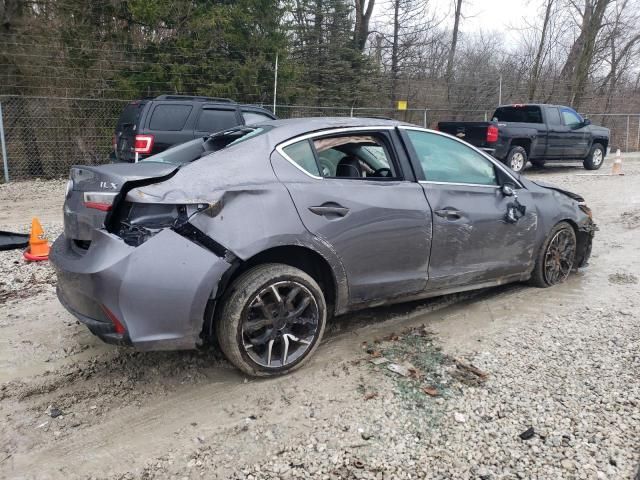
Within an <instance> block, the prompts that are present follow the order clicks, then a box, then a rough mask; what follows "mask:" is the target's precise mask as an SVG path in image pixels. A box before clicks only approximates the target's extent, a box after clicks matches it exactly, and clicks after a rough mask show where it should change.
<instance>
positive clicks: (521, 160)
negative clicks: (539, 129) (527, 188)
mask: <svg viewBox="0 0 640 480" xmlns="http://www.w3.org/2000/svg"><path fill="white" fill-rule="evenodd" d="M504 163H505V165H506V166H507V167H509V168H510V169H511V170H513V171H514V172H516V173H520V172H522V171H523V170H524V167H526V166H527V151H526V150H525V149H524V148H522V147H519V146H516V147H512V148H511V150H509V153H508V154H507V158H505V159H504Z"/></svg>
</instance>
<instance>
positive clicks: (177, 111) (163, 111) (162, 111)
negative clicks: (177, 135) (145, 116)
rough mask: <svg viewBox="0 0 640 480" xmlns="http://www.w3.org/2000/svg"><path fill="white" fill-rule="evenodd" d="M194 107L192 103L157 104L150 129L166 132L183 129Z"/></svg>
mask: <svg viewBox="0 0 640 480" xmlns="http://www.w3.org/2000/svg"><path fill="white" fill-rule="evenodd" d="M192 109H193V107H192V106H191V105H169V104H164V105H157V106H156V108H154V109H153V114H152V115H151V121H150V122H149V129H150V130H161V131H165V132H176V131H179V130H182V128H183V127H184V124H185V123H186V122H187V118H188V117H189V114H190V113H191V110H192Z"/></svg>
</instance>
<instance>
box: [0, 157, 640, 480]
mask: <svg viewBox="0 0 640 480" xmlns="http://www.w3.org/2000/svg"><path fill="white" fill-rule="evenodd" d="M609 168H610V161H608V163H607V164H605V166H604V167H603V169H602V170H601V171H602V172H603V173H604V172H607V171H608V170H609ZM624 169H625V172H626V175H625V176H621V177H611V176H586V175H584V174H585V173H587V172H586V171H584V170H583V169H581V168H578V167H576V166H550V167H547V168H545V169H543V170H540V171H538V170H529V171H527V175H528V176H529V177H532V178H535V179H541V180H544V181H547V182H551V183H555V184H558V185H560V186H563V187H565V188H567V189H569V190H572V191H575V192H577V193H580V194H582V195H583V196H584V197H585V198H586V200H587V204H588V205H589V206H590V207H591V208H592V209H593V211H594V217H595V220H596V222H597V224H598V225H599V227H600V231H599V232H598V233H597V236H596V238H595V243H594V250H593V258H592V261H591V264H590V266H589V267H588V268H586V269H585V270H584V271H581V272H579V273H577V274H575V275H572V276H571V277H570V279H569V280H568V281H567V282H566V283H565V284H563V285H561V286H558V287H555V288H552V289H545V290H540V289H535V288H531V287H528V286H526V285H520V284H516V285H507V286H504V287H499V288H494V289H488V290H484V291H480V292H471V293H467V294H459V295H450V296H446V297H442V298H437V299H432V300H428V301H422V302H414V303H410V304H406V305H400V306H395V307H391V308H378V309H373V310H367V311H364V312H360V313H357V314H353V315H348V316H346V317H342V318H339V319H336V320H334V321H333V323H332V324H331V326H330V327H329V329H328V332H327V334H326V339H325V341H324V342H323V344H322V345H321V347H320V348H319V349H318V351H317V352H316V354H315V357H314V358H313V359H312V360H311V362H310V363H309V364H308V365H307V366H306V367H305V368H303V369H301V370H299V371H297V372H295V373H294V374H292V375H289V376H286V377H283V378H277V379H269V380H253V379H248V378H245V377H244V376H243V375H242V374H241V373H239V372H238V371H236V370H235V369H233V368H232V367H231V366H230V365H229V364H228V363H227V362H226V361H225V360H224V359H223V358H222V357H221V355H220V354H219V353H218V352H217V351H215V350H214V349H212V348H208V349H205V350H202V351H196V352H162V353H139V352H134V351H131V350H128V349H119V348H115V347H112V346H108V345H105V344H103V343H101V342H100V341H99V340H98V339H96V338H95V337H93V336H92V335H91V334H90V333H89V332H88V331H87V330H86V328H84V327H83V326H82V325H80V324H78V322H77V321H76V320H75V319H74V318H73V317H72V316H71V315H70V314H68V313H67V312H66V311H65V310H64V309H63V308H62V306H61V305H60V304H59V303H58V301H57V299H56V297H55V293H54V282H55V278H54V276H53V275H52V274H51V271H50V268H49V267H48V266H47V265H27V264H24V262H23V261H22V260H21V259H20V256H19V253H18V252H0V274H2V278H1V279H0V384H1V385H0V419H1V420H0V421H1V425H2V428H1V429H0V478H38V479H40V478H110V479H116V478H256V479H258V478H328V479H329V478H421V477H426V478H492V479H493V478H496V479H497V478H589V479H590V478H598V479H600V478H611V479H612V478H620V479H629V478H633V477H634V475H636V472H637V470H638V464H639V463H640V375H639V374H640V311H639V309H638V307H640V285H639V284H638V278H639V277H640V158H637V159H636V158H626V159H625V163H624ZM63 192H64V182H60V181H42V182H24V183H14V184H9V185H0V230H11V229H13V230H22V231H24V230H25V229H26V228H28V222H29V219H30V216H31V215H39V216H40V218H41V220H42V221H43V224H44V225H45V229H46V230H47V231H48V232H51V233H52V234H54V233H59V231H60V225H61V216H62V215H61V213H62V212H61V208H62V207H61V203H62V197H63ZM423 325H424V327H425V328H426V331H428V332H430V333H429V334H425V333H424V332H425V330H421V329H419V330H418V331H419V332H422V333H419V334H414V333H411V332H412V330H411V329H414V330H413V332H415V331H416V330H415V329H416V328H417V327H421V326H423ZM402 332H405V333H402ZM406 332H409V333H406ZM396 335H399V336H396ZM381 339H383V340H381ZM377 342H380V343H377ZM378 355H383V356H384V357H386V358H389V359H390V360H392V361H395V360H398V362H400V361H401V360H407V359H410V360H411V362H412V364H413V365H415V366H419V368H420V370H421V372H420V373H419V374H418V375H417V376H418V377H420V378H419V380H411V378H409V379H407V378H404V377H402V376H398V375H395V374H393V373H391V372H389V371H388V369H386V368H385V367H384V365H380V366H374V365H373V364H372V363H370V361H369V360H370V359H371V357H372V356H373V357H377V356H378ZM454 358H458V359H464V362H466V363H473V364H474V365H476V366H477V367H478V368H480V369H481V370H482V371H483V372H484V373H487V374H488V376H487V378H482V377H480V376H478V375H475V374H473V373H471V374H469V373H468V372H466V371H465V370H464V369H461V368H460V367H458V366H457V365H456V363H455V361H454V360H453V359H454ZM465 372H466V373H465ZM462 373H464V374H465V375H466V376H465V375H462V376H461V374H462ZM476 377H477V378H476ZM427 380H428V382H429V384H430V385H432V386H434V388H435V389H436V390H437V391H438V393H439V396H438V397H434V398H432V397H431V396H430V395H427V394H424V395H423V394H420V395H419V398H418V397H417V396H416V392H418V391H419V390H420V389H424V385H425V383H424V382H426V381H427ZM416 382H417V383H416ZM420 382H423V383H420ZM418 387H419V388H418ZM530 426H531V427H534V429H535V432H536V433H535V437H534V438H533V439H532V440H523V439H521V438H520V437H519V433H520V432H523V431H524V430H526V429H527V428H528V427H530Z"/></svg>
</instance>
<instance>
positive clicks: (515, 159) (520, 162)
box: [509, 152, 524, 172]
mask: <svg viewBox="0 0 640 480" xmlns="http://www.w3.org/2000/svg"><path fill="white" fill-rule="evenodd" d="M509 163H510V165H509V166H510V167H511V170H513V171H514V172H519V171H520V170H522V169H523V168H524V155H522V154H521V153H520V152H516V153H514V154H513V156H512V157H511V161H510V162H509Z"/></svg>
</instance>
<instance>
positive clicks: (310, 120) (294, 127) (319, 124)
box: [258, 117, 409, 145]
mask: <svg viewBox="0 0 640 480" xmlns="http://www.w3.org/2000/svg"><path fill="white" fill-rule="evenodd" d="M258 125H260V126H269V127H271V129H270V130H269V132H267V136H268V137H269V141H270V143H271V144H273V145H276V144H278V143H280V142H283V141H285V140H288V139H291V138H294V137H297V136H300V135H305V134H308V133H314V132H320V131H322V130H332V129H336V128H352V127H363V128H367V127H382V128H384V127H397V126H399V125H409V124H408V123H405V122H400V121H397V120H387V119H380V118H367V117H306V118H289V119H285V120H267V121H264V122H260V123H259V124H258Z"/></svg>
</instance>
